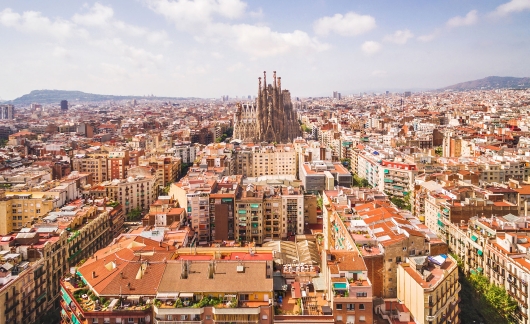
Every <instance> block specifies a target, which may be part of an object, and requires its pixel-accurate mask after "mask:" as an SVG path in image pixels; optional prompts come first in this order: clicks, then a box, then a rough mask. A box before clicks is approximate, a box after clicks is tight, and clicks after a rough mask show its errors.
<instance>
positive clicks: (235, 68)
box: [226, 62, 244, 72]
mask: <svg viewBox="0 0 530 324" xmlns="http://www.w3.org/2000/svg"><path fill="white" fill-rule="evenodd" d="M243 67H244V65H243V63H241V62H238V63H236V64H233V65H231V66H229V67H227V68H226V70H227V71H228V72H235V71H238V70H241V69H242V68H243Z"/></svg>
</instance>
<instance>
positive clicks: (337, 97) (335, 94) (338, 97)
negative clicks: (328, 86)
mask: <svg viewBox="0 0 530 324" xmlns="http://www.w3.org/2000/svg"><path fill="white" fill-rule="evenodd" d="M341 98H342V96H341V95H340V92H338V91H333V99H338V100H340V99H341Z"/></svg>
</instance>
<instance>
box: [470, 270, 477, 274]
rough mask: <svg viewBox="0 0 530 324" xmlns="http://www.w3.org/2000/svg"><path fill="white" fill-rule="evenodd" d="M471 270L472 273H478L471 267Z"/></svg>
mask: <svg viewBox="0 0 530 324" xmlns="http://www.w3.org/2000/svg"><path fill="white" fill-rule="evenodd" d="M469 272H471V273H472V274H477V272H476V271H475V270H473V269H471V270H470V271H469Z"/></svg>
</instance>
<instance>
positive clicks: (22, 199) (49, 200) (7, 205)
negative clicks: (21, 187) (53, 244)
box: [0, 192, 62, 235]
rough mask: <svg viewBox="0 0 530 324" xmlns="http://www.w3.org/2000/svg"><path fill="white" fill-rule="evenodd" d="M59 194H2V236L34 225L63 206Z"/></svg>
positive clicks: (0, 197) (0, 196) (0, 201)
mask: <svg viewBox="0 0 530 324" xmlns="http://www.w3.org/2000/svg"><path fill="white" fill-rule="evenodd" d="M58 196H59V193H52V192H50V193H47V192H20V193H18V192H7V193H6V192H2V193H1V194H0V235H6V234H8V233H11V232H13V231H14V230H20V229H21V228H23V227H31V225H32V224H33V223H35V222H36V221H37V220H39V219H40V218H42V217H43V216H45V215H46V214H47V213H48V212H50V211H51V210H53V209H54V208H56V207H59V206H61V205H62V204H60V202H59V198H58Z"/></svg>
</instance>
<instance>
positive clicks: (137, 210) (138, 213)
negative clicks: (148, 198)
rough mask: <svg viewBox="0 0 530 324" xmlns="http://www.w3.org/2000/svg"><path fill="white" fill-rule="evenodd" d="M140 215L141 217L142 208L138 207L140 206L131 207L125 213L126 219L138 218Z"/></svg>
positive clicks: (133, 219)
mask: <svg viewBox="0 0 530 324" xmlns="http://www.w3.org/2000/svg"><path fill="white" fill-rule="evenodd" d="M140 217H142V209H140V208H133V209H132V210H131V211H130V212H129V213H128V214H127V219H128V220H129V221H135V220H140Z"/></svg>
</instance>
